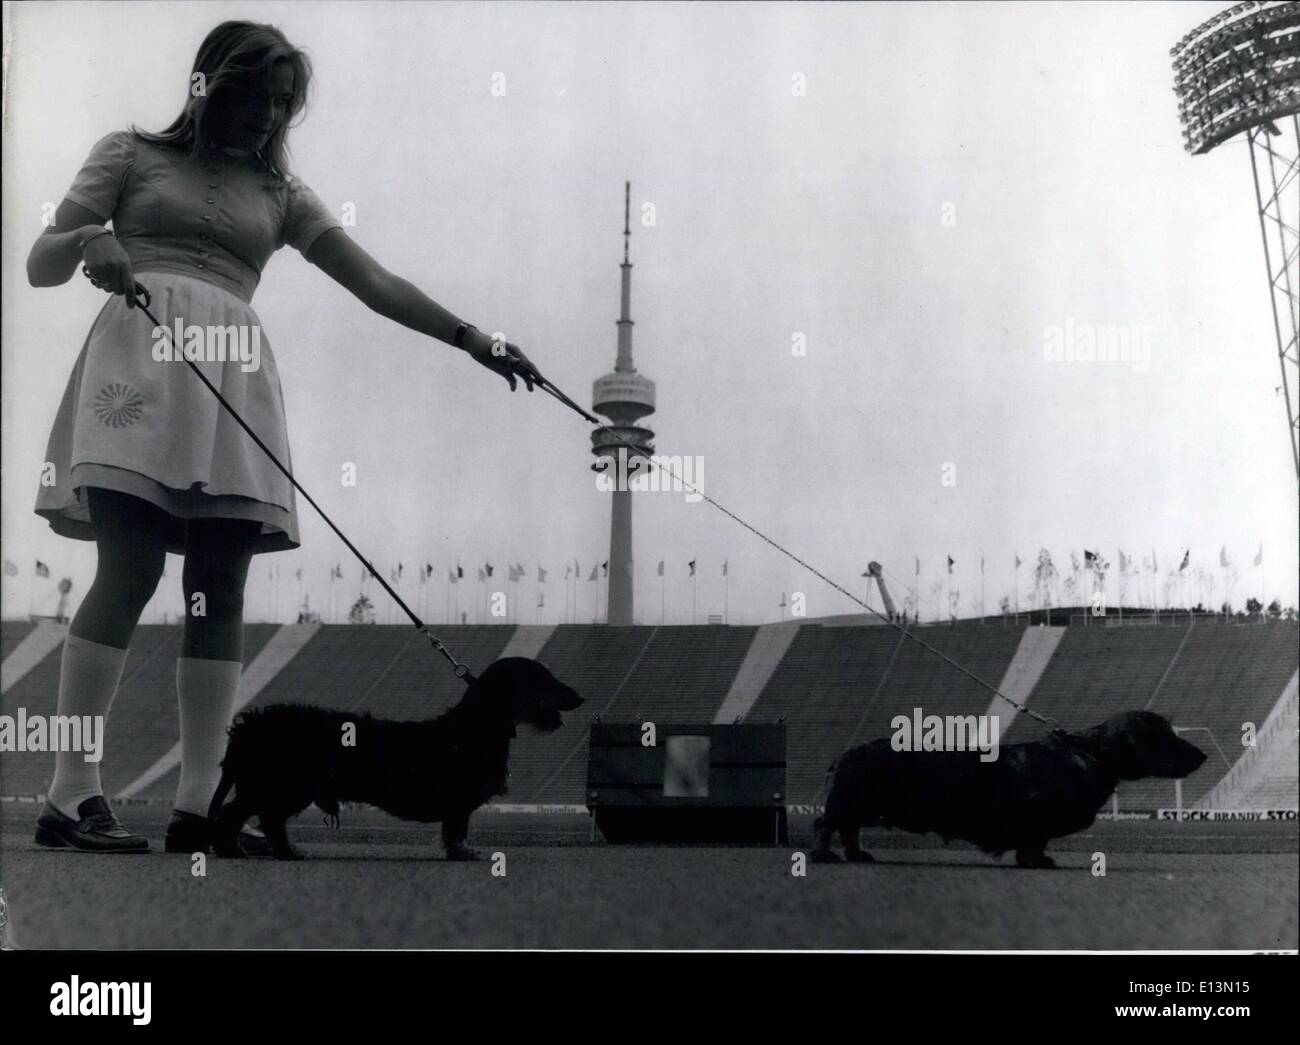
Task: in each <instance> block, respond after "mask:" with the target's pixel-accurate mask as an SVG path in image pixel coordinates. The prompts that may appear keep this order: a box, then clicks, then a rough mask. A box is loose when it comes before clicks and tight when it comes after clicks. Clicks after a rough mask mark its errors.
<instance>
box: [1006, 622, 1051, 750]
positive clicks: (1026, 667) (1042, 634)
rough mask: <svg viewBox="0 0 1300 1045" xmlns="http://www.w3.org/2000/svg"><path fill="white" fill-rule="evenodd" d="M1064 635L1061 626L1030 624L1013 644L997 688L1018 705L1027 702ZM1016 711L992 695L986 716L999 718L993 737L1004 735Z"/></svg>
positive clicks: (1013, 719)
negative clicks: (1017, 643)
mask: <svg viewBox="0 0 1300 1045" xmlns="http://www.w3.org/2000/svg"><path fill="white" fill-rule="evenodd" d="M1064 637H1065V627H1064V625H1062V626H1060V627H1055V628H1053V627H1045V626H1042V625H1035V624H1031V625H1030V626H1029V627H1027V628H1026V629H1025V633H1024V634H1023V635H1021V636H1020V645H1019V646H1017V647H1016V655H1015V656H1014V657H1012V658H1011V663H1010V664H1008V665H1007V673H1006V674H1005V675H1003V676H1002V684H1001V685H1000V686H998V691H999V692H1001V693H1005V694H1006V695H1007V696H1008V697H1010V698H1011V699H1012V700H1014V701H1016V702H1017V703H1019V704H1028V703H1029V695H1030V694H1031V693H1033V692H1034V687H1035V686H1037V685H1038V680H1039V679H1040V678H1042V677H1043V672H1044V671H1045V670H1046V668H1047V664H1048V662H1049V661H1050V660H1051V659H1052V654H1054V653H1055V652H1056V647H1057V646H1059V645H1060V644H1061V639H1063V638H1064ZM1018 714H1020V712H1018V711H1017V710H1016V709H1015V708H1013V707H1012V706H1011V705H1010V704H1008V703H1007V702H1006V701H1005V700H1003V699H1002V698H1001V697H994V698H993V701H992V703H990V704H989V709H988V712H987V715H988V716H990V717H992V716H994V715H996V716H997V719H998V728H997V731H996V733H995V734H994V736H996V737H997V738H1001V737H1003V736H1005V735H1006V732H1007V730H1008V729H1010V728H1011V723H1012V722H1014V721H1015V718H1016V716H1017V715H1018Z"/></svg>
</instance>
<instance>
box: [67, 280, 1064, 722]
mask: <svg viewBox="0 0 1300 1045" xmlns="http://www.w3.org/2000/svg"><path fill="white" fill-rule="evenodd" d="M82 271H83V272H84V273H85V275H86V276H87V278H91V279H92V282H93V278H92V277H91V276H90V271H89V269H88V268H87V267H85V266H83V267H82ZM136 296H137V306H138V307H139V308H140V309H141V311H143V312H144V314H145V315H146V316H148V317H149V319H150V320H151V321H152V322H153V324H154V326H155V327H163V325H162V324H161V323H159V322H158V319H157V317H155V316H154V314H153V313H152V312H151V311H150V310H149V305H150V304H151V303H152V299H151V298H150V296H149V292H148V290H147V289H145V288H144V287H143V286H141V285H140V284H139V283H137V284H136ZM140 298H143V304H140V302H139V300H138V299H140ZM163 329H164V330H166V327H163ZM167 336H168V339H169V340H170V339H171V331H168V332H167ZM172 345H173V346H175V341H172ZM181 358H182V359H184V360H185V363H186V364H187V365H188V366H189V368H190V369H191V370H192V371H194V373H195V374H196V375H198V378H199V380H200V381H202V382H203V384H204V385H206V386H207V388H208V391H210V392H211V393H212V394H213V395H214V396H216V398H217V401H218V402H219V403H220V404H221V405H222V406H223V407H225V408H226V410H227V412H228V413H229V414H230V416H231V417H233V418H234V419H235V421H236V423H237V424H238V425H239V427H240V428H242V429H243V430H244V431H245V432H247V433H248V435H249V437H250V438H251V439H252V440H253V442H254V443H256V444H257V446H258V447H259V449H261V450H262V452H263V453H265V454H266V456H267V457H268V458H270V460H271V463H272V464H274V465H275V467H276V468H278V469H279V470H280V472H282V473H283V474H284V476H285V478H286V479H288V480H289V482H290V483H292V484H293V488H294V489H295V490H297V491H298V492H299V493H300V494H302V496H303V499H304V500H306V501H307V503H308V504H310V505H311V506H312V507H313V508H314V509H315V510H316V513H317V514H318V515H319V516H320V517H321V518H322V519H324V520H325V523H326V525H328V526H329V528H330V529H331V530H333V531H334V533H335V534H336V535H337V536H338V538H339V540H341V541H342V542H343V543H344V544H345V545H346V546H347V548H348V550H349V551H350V552H352V554H353V555H354V556H356V558H357V559H358V560H359V561H360V563H361V565H363V566H364V567H365V568H366V570H367V571H368V572H369V573H370V576H372V577H374V578H375V580H377V581H378V582H379V583H380V585H382V587H383V589H384V591H386V592H387V593H388V594H389V595H390V596H391V597H392V599H393V601H394V602H395V603H397V605H398V606H399V607H400V608H401V610H402V612H403V613H405V614H406V615H407V617H409V618H410V620H411V623H412V624H413V625H415V628H416V630H417V631H418V632H419V633H420V634H421V635H423V636H425V638H427V639H428V640H429V643H430V644H431V645H432V646H433V648H434V649H435V650H437V651H438V652H439V653H441V654H442V655H443V656H444V657H445V658H446V659H447V661H448V662H449V663H450V664H451V666H452V673H453V674H454V675H455V676H456V677H457V678H458V679H461V680H462V681H464V682H465V683H466V684H469V683H471V682H473V681H474V676H473V675H472V674H470V671H469V668H468V667H466V666H465V665H464V664H462V663H461V662H460V661H458V660H457V659H456V658H455V657H454V656H453V655H452V653H451V651H450V650H449V649H448V648H447V646H446V645H445V644H444V643H443V642H442V640H441V639H439V638H438V637H437V636H436V635H434V634H433V633H432V632H431V631H429V628H428V625H426V624H425V623H424V622H423V621H422V620H420V618H419V617H418V616H416V614H415V612H414V611H413V610H412V609H411V608H410V607H409V606H407V605H406V603H405V602H404V601H403V600H402V597H401V596H400V595H398V594H397V592H396V591H394V590H393V588H392V586H391V585H389V583H388V582H387V581H386V580H384V578H383V577H382V576H381V575H380V573H379V571H377V570H376V569H375V568H374V566H372V565H371V563H370V562H369V560H367V559H366V557H365V556H364V555H362V554H361V552H360V551H358V550H357V547H356V545H354V544H353V543H352V542H351V541H350V540H348V538H347V536H346V535H345V534H344V533H343V531H342V530H340V529H339V528H338V527H337V526H336V525H335V524H334V521H333V520H332V519H331V518H330V517H329V516H328V515H327V514H326V513H325V510H324V509H323V508H321V506H320V505H319V504H317V503H316V501H315V500H314V499H313V498H312V496H311V495H310V494H309V493H308V492H307V491H306V490H305V489H303V487H302V484H301V483H299V482H298V480H297V479H295V478H294V476H293V473H292V472H290V471H289V469H288V468H286V467H285V466H284V465H283V464H282V463H281V462H280V459H279V458H278V457H276V456H275V453H274V452H273V451H272V450H271V448H270V447H269V446H267V445H266V444H265V443H264V442H262V440H261V438H259V436H258V435H257V433H256V432H254V431H253V429H252V428H250V427H249V426H248V423H247V422H246V421H245V420H244V419H243V418H242V417H240V416H239V413H238V411H236V410H235V408H234V407H233V406H231V405H230V403H229V402H227V401H226V398H225V397H224V396H223V395H222V394H221V392H220V391H218V390H217V388H216V386H215V385H213V384H212V382H211V381H209V380H208V378H207V376H206V375H205V374H204V373H203V371H202V370H200V369H199V368H198V366H196V365H195V363H194V361H193V360H192V359H188V358H186V357H185V354H184V353H183V352H182V353H181ZM516 366H517V369H518V370H519V371H520V372H521V373H525V374H527V375H528V377H529V378H531V379H532V381H533V384H534V385H535V386H536V387H538V388H540V389H541V390H542V391H543V392H546V393H547V394H548V395H550V396H551V397H552V398H554V399H556V400H557V401H558V402H560V403H561V404H563V405H564V406H566V407H568V408H569V409H570V410H572V411H573V412H574V413H576V414H577V415H578V416H579V417H581V418H582V419H583V420H584V421H587V422H588V423H589V424H594V425H596V426H597V427H598V428H600V429H602V430H603V431H604V433H605V434H606V435H608V436H609V437H611V438H612V439H614V441H615V442H617V443H620V444H622V445H623V446H624V447H626V448H627V449H628V450H630V451H632V452H633V453H635V454H636V455H637V456H638V457H641V456H643V455H642V454H641V451H640V449H639V448H638V447H637V446H635V445H634V444H633V443H631V442H629V441H628V440H626V439H624V438H623V437H622V436H621V435H619V434H618V433H617V432H615V431H614V429H613V428H612V427H610V426H609V425H608V424H606V423H605V422H603V421H601V420H600V419H599V418H597V417H595V416H593V415H592V414H591V413H590V412H588V411H587V410H584V409H583V408H582V407H581V406H579V405H578V404H577V403H575V402H574V401H573V400H572V399H570V398H569V397H568V396H567V395H565V394H564V392H562V391H561V390H560V389H559V388H558V387H557V386H556V385H555V384H553V383H552V382H551V381H550V380H548V379H547V378H545V377H543V376H542V374H541V372H540V371H538V369H537V368H536V367H535V366H533V365H532V364H531V363H528V364H525V363H523V362H520V361H516ZM649 460H650V462H651V463H652V464H653V465H654V466H655V467H656V468H658V469H659V470H660V471H661V472H663V473H664V474H666V475H667V476H668V477H669V478H670V479H672V480H674V481H675V482H677V483H680V484H681V486H682V487H683V488H684V489H687V490H689V491H690V492H691V493H693V494H696V495H697V496H699V497H700V498H701V499H702V500H704V501H706V502H707V503H708V504H710V505H712V506H713V507H714V508H716V509H717V510H718V511H720V512H721V513H722V514H723V515H725V516H727V517H728V518H729V519H731V520H733V521H734V522H736V523H738V524H739V525H741V526H743V527H744V528H745V529H746V530H748V531H749V532H750V533H752V534H753V535H754V536H755V537H757V538H759V540H761V541H763V542H764V543H766V544H768V545H770V546H771V547H773V548H775V549H776V550H777V551H778V552H780V553H781V554H782V555H784V556H785V557H786V558H788V559H790V560H791V561H792V562H794V563H795V564H797V565H798V566H801V567H802V568H803V569H805V570H807V571H808V572H809V573H811V574H812V575H813V576H814V577H816V578H818V579H819V580H821V581H822V582H823V583H825V584H827V585H828V586H829V587H831V588H833V589H834V590H835V591H837V592H839V593H840V594H841V595H843V596H844V597H845V598H847V599H848V600H849V601H850V602H852V603H854V604H855V605H858V606H861V607H862V608H863V609H864V610H866V611H867V612H868V613H870V614H873V615H874V616H876V617H878V618H880V620H882V621H884V623H885V624H887V625H888V626H889V627H891V628H894V629H895V630H896V631H898V632H899V633H901V634H902V635H904V636H906V637H907V638H909V639H911V640H912V641H913V642H915V643H916V644H917V645H918V646H920V647H921V648H922V649H924V650H926V651H928V652H930V653H932V654H934V655H935V656H936V657H938V658H939V659H940V660H942V661H943V662H944V663H945V664H947V665H949V666H950V667H952V668H955V669H956V670H957V671H958V672H960V673H961V674H962V675H965V676H966V677H967V678H968V679H970V680H971V681H972V682H974V683H976V684H977V685H979V686H981V687H983V688H984V689H986V690H988V691H989V692H990V693H992V694H993V695H994V696H996V697H998V698H1000V699H1002V700H1004V701H1006V702H1007V703H1008V704H1010V705H1011V706H1012V707H1013V708H1015V709H1016V710H1017V711H1018V712H1020V713H1021V714H1024V715H1028V716H1029V717H1030V718H1032V719H1034V720H1035V721H1037V722H1038V723H1039V724H1040V725H1042V726H1044V727H1046V728H1047V729H1048V730H1049V731H1050V732H1052V733H1054V734H1057V735H1058V736H1068V734H1067V733H1066V732H1065V730H1064V729H1062V728H1061V725H1060V723H1059V722H1058V721H1057V720H1056V719H1055V718H1052V717H1051V716H1050V715H1043V714H1040V713H1039V712H1037V711H1035V710H1033V709H1032V708H1030V707H1028V706H1027V705H1025V704H1022V703H1020V702H1019V701H1016V700H1012V699H1011V698H1010V697H1008V696H1007V695H1006V694H1005V693H1003V692H1002V691H1001V690H999V689H998V688H997V686H995V685H993V684H992V683H991V682H988V681H986V680H984V679H982V678H980V677H979V676H978V675H976V674H975V673H974V672H973V671H971V670H970V669H969V668H967V667H966V666H965V665H964V664H961V663H960V662H958V661H956V660H954V659H953V658H952V657H950V656H948V655H947V654H946V653H944V652H943V651H942V650H940V649H937V648H936V647H935V646H933V645H931V644H930V643H928V642H926V641H925V640H924V639H922V638H920V637H919V636H918V635H916V634H915V633H914V632H912V631H910V630H908V629H907V628H906V627H904V626H903V625H902V624H900V623H899V622H898V621H895V620H891V619H890V618H889V617H888V616H887V615H886V614H883V613H881V612H880V611H879V610H877V609H875V608H873V607H872V606H869V605H867V603H866V602H865V601H863V600H862V599H860V598H858V597H857V596H856V595H854V594H853V593H852V592H851V591H849V590H848V589H847V588H845V587H844V586H843V585H841V584H838V583H837V582H836V581H834V580H832V579H831V578H830V577H828V576H827V575H826V574H824V573H822V571H821V570H819V569H817V568H816V567H815V566H812V565H811V564H809V563H807V562H805V561H804V560H803V559H801V558H800V557H799V556H798V555H796V554H795V553H794V552H792V551H790V549H788V548H786V547H785V546H784V545H782V544H780V543H778V542H777V541H775V540H773V539H772V538H771V537H769V536H768V535H767V534H765V533H763V532H762V531H761V530H759V529H758V528H757V527H755V526H753V525H752V524H750V523H749V522H747V521H745V520H744V519H742V518H741V517H740V516H739V515H737V514H736V513H735V512H733V511H732V510H731V509H729V508H728V507H727V506H726V505H724V504H721V503H719V502H718V501H716V500H714V499H713V498H712V497H710V496H709V495H708V494H706V493H705V492H704V491H703V490H700V489H699V488H697V487H696V486H694V485H693V484H691V483H690V482H688V481H687V480H685V479H683V478H682V477H681V476H679V475H678V474H677V473H676V472H674V471H673V470H672V469H671V468H670V467H668V466H667V465H665V464H664V463H663V461H662V459H658V458H656V457H651V458H650V459H649Z"/></svg>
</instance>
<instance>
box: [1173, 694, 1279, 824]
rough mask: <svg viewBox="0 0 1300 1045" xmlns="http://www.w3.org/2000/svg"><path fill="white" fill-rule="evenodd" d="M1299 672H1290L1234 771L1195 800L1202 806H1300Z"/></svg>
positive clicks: (1235, 807) (1263, 807)
mask: <svg viewBox="0 0 1300 1045" xmlns="http://www.w3.org/2000/svg"><path fill="white" fill-rule="evenodd" d="M1298 691H1300V672H1297V673H1293V674H1292V675H1291V681H1290V682H1288V683H1287V686H1286V689H1285V690H1284V691H1283V693H1282V696H1281V697H1279V698H1278V701H1277V703H1276V704H1275V705H1274V707H1273V710H1272V711H1270V712H1269V713H1268V718H1266V719H1265V720H1264V723H1263V725H1260V726H1259V727H1258V729H1257V731H1256V734H1255V744H1254V746H1253V747H1246V748H1244V749H1243V750H1242V752H1241V757H1240V758H1238V759H1237V761H1236V763H1235V764H1234V765H1233V767H1232V770H1231V772H1229V773H1228V775H1227V776H1225V777H1224V778H1223V779H1222V780H1220V781H1219V782H1218V783H1217V784H1216V785H1215V786H1214V787H1213V788H1211V789H1210V790H1209V791H1208V792H1206V793H1205V794H1204V795H1203V796H1202V797H1201V798H1200V799H1199V800H1198V801H1197V803H1196V805H1197V807H1198V808H1201V809H1295V808H1297V806H1300V744H1298V743H1297V740H1298V737H1297V734H1298V732H1300V730H1298V729H1297V727H1298V726H1300V714H1298V713H1297V703H1298V701H1297V693H1298Z"/></svg>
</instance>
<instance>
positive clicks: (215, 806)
mask: <svg viewBox="0 0 1300 1045" xmlns="http://www.w3.org/2000/svg"><path fill="white" fill-rule="evenodd" d="M234 786H235V774H234V773H232V772H231V771H230V770H229V769H228V768H226V767H225V766H222V767H221V783H219V784H218V785H217V790H216V792H215V793H214V794H213V796H212V801H211V803H209V805H208V819H209V820H216V819H217V817H219V816H220V815H221V807H222V805H224V804H225V801H226V795H228V794H230V789H231V788H232V787H234Z"/></svg>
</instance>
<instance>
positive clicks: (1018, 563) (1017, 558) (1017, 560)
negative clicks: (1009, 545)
mask: <svg viewBox="0 0 1300 1045" xmlns="http://www.w3.org/2000/svg"><path fill="white" fill-rule="evenodd" d="M1015 568H1016V569H1017V570H1018V569H1020V556H1019V555H1017V556H1016V567H1015Z"/></svg>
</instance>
